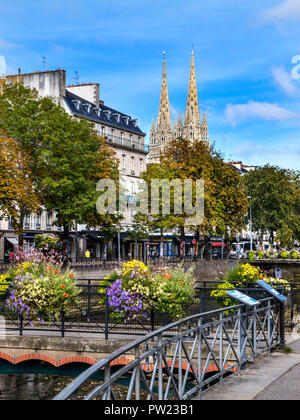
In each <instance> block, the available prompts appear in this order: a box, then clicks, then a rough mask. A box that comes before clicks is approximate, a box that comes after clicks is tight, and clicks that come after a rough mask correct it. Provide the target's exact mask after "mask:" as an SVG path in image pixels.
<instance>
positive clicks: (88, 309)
mask: <svg viewBox="0 0 300 420" xmlns="http://www.w3.org/2000/svg"><path fill="white" fill-rule="evenodd" d="M90 317H91V279H88V306H87V318H88V322H90Z"/></svg>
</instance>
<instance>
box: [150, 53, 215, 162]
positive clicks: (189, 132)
mask: <svg viewBox="0 0 300 420" xmlns="http://www.w3.org/2000/svg"><path fill="white" fill-rule="evenodd" d="M181 137H182V138H185V139H187V140H190V141H195V140H196V141H197V140H201V141H204V142H205V143H206V144H207V145H208V147H209V138H208V125H207V120H206V114H205V113H204V116H203V122H202V124H201V117H200V111H199V102H198V92H197V82H196V70H195V58H194V51H192V62H191V72H190V82H189V90H188V98H187V106H186V111H185V115H184V123H183V121H182V117H181V113H180V114H179V118H178V121H177V120H175V124H174V130H173V128H172V120H171V113H170V102H169V93H168V83H167V70H166V59H165V57H164V64H163V80H162V88H161V94H160V105H159V113H158V118H157V125H156V127H155V122H154V119H153V122H152V127H151V131H150V145H149V155H148V163H159V160H160V154H161V153H163V152H164V151H165V148H166V145H167V144H168V143H169V142H170V141H171V140H173V139H176V138H181Z"/></svg>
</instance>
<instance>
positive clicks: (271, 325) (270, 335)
mask: <svg viewBox="0 0 300 420" xmlns="http://www.w3.org/2000/svg"><path fill="white" fill-rule="evenodd" d="M267 316H268V348H269V353H271V352H272V344H273V336H274V321H273V318H272V309H271V299H269V301H268V315H267Z"/></svg>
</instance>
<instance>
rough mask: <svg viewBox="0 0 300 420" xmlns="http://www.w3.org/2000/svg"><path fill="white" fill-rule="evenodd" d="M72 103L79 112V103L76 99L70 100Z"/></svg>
mask: <svg viewBox="0 0 300 420" xmlns="http://www.w3.org/2000/svg"><path fill="white" fill-rule="evenodd" d="M72 102H73V104H74V105H75V107H76V109H77V110H78V111H79V110H80V105H81V101H79V100H78V99H72Z"/></svg>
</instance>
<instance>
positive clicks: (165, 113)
mask: <svg viewBox="0 0 300 420" xmlns="http://www.w3.org/2000/svg"><path fill="white" fill-rule="evenodd" d="M157 125H158V128H159V127H162V126H165V127H167V128H170V127H171V128H172V122H171V113H170V102H169V92H168V82H167V69H166V57H165V55H164V66H163V77H162V86H161V94H160V104H159V113H158V119H157Z"/></svg>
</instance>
